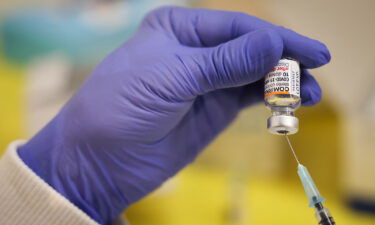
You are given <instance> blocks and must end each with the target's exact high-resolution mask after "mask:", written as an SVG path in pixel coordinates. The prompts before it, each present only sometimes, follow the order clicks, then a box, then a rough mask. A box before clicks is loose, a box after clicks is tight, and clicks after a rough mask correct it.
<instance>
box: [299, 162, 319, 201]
mask: <svg viewBox="0 0 375 225" xmlns="http://www.w3.org/2000/svg"><path fill="white" fill-rule="evenodd" d="M297 171H298V175H299V177H300V179H301V182H302V184H303V188H304V189H305V192H306V195H307V197H308V199H309V201H310V204H309V206H310V207H313V206H315V204H317V203H321V202H323V201H324V198H323V197H322V196H321V195H320V193H319V190H318V188H317V187H316V185H315V183H314V181H313V179H312V178H311V176H310V173H309V171H308V170H307V168H306V167H304V166H303V165H302V164H299V165H298V168H297Z"/></svg>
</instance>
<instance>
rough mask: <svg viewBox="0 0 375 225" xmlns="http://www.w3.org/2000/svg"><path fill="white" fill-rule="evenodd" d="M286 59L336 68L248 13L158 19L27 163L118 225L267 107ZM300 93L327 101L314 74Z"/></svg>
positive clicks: (305, 41)
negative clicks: (267, 81)
mask: <svg viewBox="0 0 375 225" xmlns="http://www.w3.org/2000/svg"><path fill="white" fill-rule="evenodd" d="M93 47H95V46H93ZM282 56H289V57H292V58H294V59H297V60H298V61H300V63H301V65H302V66H303V68H305V69H308V68H316V67H319V66H322V65H324V64H326V63H327V62H328V61H329V60H330V55H329V52H328V50H327V48H326V47H325V46H324V45H323V44H321V43H320V42H318V41H315V40H312V39H309V38H307V37H304V36H301V35H299V34H297V33H295V32H293V31H291V30H288V29H285V28H283V27H278V26H275V25H272V24H270V23H268V22H265V21H263V20H260V19H258V18H256V17H252V16H249V15H246V14H243V13H236V12H224V11H215V10H204V9H186V8H177V7H165V8H160V9H157V10H155V11H153V12H151V13H150V14H148V15H147V16H146V18H145V19H144V21H143V23H142V25H141V26H140V28H139V30H138V31H137V33H136V34H135V35H134V36H133V37H132V38H131V39H130V40H129V41H127V42H126V43H125V44H123V45H122V46H121V47H120V48H118V49H117V50H116V51H114V52H113V53H112V54H110V55H109V56H108V57H107V58H106V59H104V61H103V62H102V63H101V64H100V65H99V66H98V67H97V68H96V70H95V71H94V72H93V73H92V75H91V76H90V77H89V78H88V79H87V80H86V81H85V83H84V84H83V86H82V87H81V88H80V89H79V91H78V92H77V93H76V95H75V96H74V97H73V98H72V99H71V100H70V101H69V102H68V103H67V104H66V105H65V106H64V107H63V109H62V110H61V111H60V112H59V114H58V115H57V116H56V117H55V118H54V119H53V120H52V121H51V122H50V123H49V124H48V125H47V126H46V127H45V128H44V129H42V130H41V131H40V132H39V133H38V134H37V135H36V136H35V137H33V138H32V139H31V140H30V141H29V142H28V143H27V144H26V145H24V146H23V147H21V148H20V149H19V155H20V157H21V158H22V159H23V160H24V161H25V163H26V164H27V165H28V166H29V167H30V168H31V169H32V170H33V171H34V172H35V173H36V174H38V175H39V176H40V177H41V178H42V179H44V180H45V181H46V182H47V183H48V184H50V185H51V186H52V187H53V188H54V189H56V190H57V191H58V192H60V193H61V194H62V195H64V196H65V197H66V198H67V199H69V200H70V201H71V202H72V203H74V204H75V205H76V206H78V207H79V208H81V209H82V210H83V211H85V212H86V213H87V214H88V215H90V216H91V217H92V218H93V219H95V220H96V221H98V222H99V223H102V224H110V223H111V221H113V219H115V218H116V217H118V216H119V214H120V213H121V212H122V211H123V210H124V209H125V208H126V207H127V206H129V205H130V204H132V203H133V202H135V201H137V200H138V199H140V198H142V197H144V196H145V195H147V194H148V193H149V192H151V191H152V190H154V189H156V188H157V187H158V186H160V184H162V183H163V182H164V181H165V180H167V179H168V178H169V177H171V176H173V175H174V174H176V173H177V172H178V171H179V170H181V169H182V168H183V167H184V166H186V165H187V164H188V163H190V162H192V161H193V160H194V159H195V157H196V156H197V154H198V153H199V152H201V150H202V149H203V148H204V147H205V146H206V145H207V144H208V143H209V142H210V141H212V140H213V139H214V138H215V137H216V136H217V135H218V134H219V133H220V132H221V131H222V130H223V129H225V128H226V127H227V125H228V124H229V123H230V122H231V121H232V120H233V119H234V118H235V117H236V115H237V113H238V112H239V111H240V110H241V109H242V108H244V107H246V106H249V105H251V104H254V103H256V102H259V101H261V100H262V96H263V80H262V78H263V77H264V76H265V75H266V74H267V73H268V72H269V71H270V70H271V69H272V67H273V66H274V65H276V63H277V62H278V60H279V59H280V58H281V57H282ZM301 89H302V99H303V104H304V105H312V104H314V103H316V102H318V101H319V100H320V97H321V90H320V88H319V85H318V84H317V82H316V81H315V80H314V78H313V77H312V76H311V75H310V74H309V73H308V72H307V71H306V70H304V74H303V75H302V88H301Z"/></svg>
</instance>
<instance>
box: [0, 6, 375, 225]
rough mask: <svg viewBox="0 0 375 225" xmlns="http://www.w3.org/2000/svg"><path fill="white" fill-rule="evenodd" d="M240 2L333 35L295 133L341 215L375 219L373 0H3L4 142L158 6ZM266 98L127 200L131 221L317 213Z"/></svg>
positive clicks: (61, 98) (0, 137)
mask: <svg viewBox="0 0 375 225" xmlns="http://www.w3.org/2000/svg"><path fill="white" fill-rule="evenodd" d="M165 4H174V5H185V6H192V7H205V8H212V9H223V10H234V11H243V12H246V13H249V14H252V15H255V16H258V17H260V18H263V19H266V20H268V21H271V22H273V23H275V24H278V25H282V26H285V27H288V28H291V29H294V30H296V31H298V32H300V33H302V34H304V35H307V36H310V37H312V38H314V39H318V40H321V41H322V42H324V43H326V44H327V45H328V47H329V49H330V50H331V53H332V62H331V63H330V64H329V65H327V66H325V67H323V68H320V69H316V70H313V71H312V73H313V74H314V75H315V76H316V78H317V80H318V81H319V82H320V83H321V86H322V89H323V94H324V96H323V100H322V102H321V103H319V104H318V105H316V106H314V107H308V108H304V107H302V108H301V109H300V110H299V111H297V116H298V117H299V119H300V132H299V133H298V134H296V135H293V136H292V137H291V140H292V143H293V144H294V146H295V149H296V151H297V154H298V155H299V157H300V160H301V161H302V162H303V164H304V165H305V166H307V167H308V168H309V170H310V172H311V174H312V176H313V177H314V179H315V181H316V183H317V186H318V187H319V189H320V191H321V193H322V195H323V196H325V197H326V199H327V202H326V204H325V205H326V206H327V207H328V208H329V209H330V210H331V212H332V214H333V216H334V217H335V219H336V222H337V223H338V224H339V225H343V224H348V225H349V224H350V225H352V224H356V225H367V224H375V74H374V69H373V68H372V66H373V65H374V63H373V62H374V57H373V52H375V38H374V37H375V29H374V28H373V23H374V22H375V14H374V13H373V12H374V11H375V1H373V0H361V1H351V0H331V1H325V0H314V1H309V0H283V1H276V0H231V1H224V0H185V1H182V0H122V1H120V0H106V1H104V0H101V1H100V0H79V1H77V0H75V1H73V0H53V1H51V0H48V1H47V0H32V1H30V0H12V1H10V0H5V1H1V2H0V149H5V148H6V146H7V145H8V144H9V143H10V142H11V141H13V140H16V139H20V138H24V139H28V138H30V137H31V136H32V135H33V134H35V133H36V132H37V131H38V130H39V129H40V128H41V127H42V126H43V125H44V124H45V123H47V122H48V121H49V120H50V119H51V118H52V117H53V115H54V114H55V113H56V112H57V111H58V110H59V108H60V107H61V106H62V105H63V104H64V103H65V102H66V101H67V99H68V98H69V97H70V96H71V95H72V94H73V93H74V91H75V90H76V89H77V88H78V87H79V86H80V84H81V83H82V81H83V80H84V79H85V77H86V76H87V75H88V74H89V73H90V71H91V70H92V69H93V68H94V67H95V65H96V64H97V63H98V62H99V61H100V60H101V59H102V58H103V57H104V56H105V55H106V54H108V53H109V52H110V51H111V50H113V49H115V48H116V47H117V46H119V45H120V44H121V43H122V42H124V41H125V40H126V39H127V38H129V37H130V35H131V34H132V33H133V32H134V30H135V29H136V27H137V25H138V24H139V22H140V20H141V18H142V16H143V15H144V14H145V13H147V12H148V11H150V10H152V9H153V8H155V7H157V6H160V5H165ZM268 116H269V112H268V110H267V109H266V108H265V107H264V105H263V104H259V105H258V106H255V107H252V108H250V109H247V110H245V111H243V112H242V113H241V114H240V115H239V117H238V119H237V120H236V121H235V122H234V123H233V124H232V126H231V127H230V128H229V129H227V130H226V131H225V132H224V133H223V134H222V135H221V136H220V137H219V138H218V139H217V140H216V141H215V142H214V143H212V144H211V145H210V146H209V147H208V149H207V150H206V151H205V152H204V153H203V154H202V155H201V156H200V157H199V158H198V159H197V160H196V162H195V163H193V164H192V165H190V166H189V167H188V168H186V169H185V170H183V171H182V172H181V173H179V174H178V175H177V176H176V177H175V178H173V179H171V180H170V181H168V182H167V183H165V184H164V185H163V186H162V187H161V188H160V189H159V190H157V191H155V192H154V193H152V194H151V195H150V196H148V197H146V198H145V199H143V200H141V201H139V202H138V203H136V204H134V205H133V206H131V207H130V208H129V209H128V210H127V211H126V212H125V214H126V217H127V218H128V220H129V221H130V223H131V224H132V225H150V224H152V225H188V224H189V225H191V224H196V225H199V224H202V225H203V224H215V225H227V224H231V225H239V224H241V225H242V224H247V225H271V224H272V225H274V224H288V225H294V224H295V225H300V224H316V222H315V219H314V216H313V214H314V211H313V209H311V208H308V201H307V199H306V197H305V195H304V191H303V188H302V186H301V185H300V183H299V179H298V177H297V174H296V164H295V162H294V161H293V158H292V156H291V154H290V151H289V149H288V146H287V144H286V142H285V140H284V138H282V137H279V136H274V135H271V134H269V133H268V132H267V130H266V124H265V123H266V119H267V117H268Z"/></svg>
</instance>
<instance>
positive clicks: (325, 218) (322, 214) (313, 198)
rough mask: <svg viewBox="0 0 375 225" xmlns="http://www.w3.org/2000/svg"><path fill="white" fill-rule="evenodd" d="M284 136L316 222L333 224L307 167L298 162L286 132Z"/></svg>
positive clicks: (324, 224) (327, 224)
mask: <svg viewBox="0 0 375 225" xmlns="http://www.w3.org/2000/svg"><path fill="white" fill-rule="evenodd" d="M285 138H286V140H287V141H288V144H289V147H290V149H291V150H292V153H293V155H294V158H295V159H296V161H297V163H298V166H297V172H298V175H299V178H300V179H301V183H302V185H303V188H304V189H305V192H306V195H307V197H308V199H309V201H310V204H309V206H310V207H315V217H316V219H317V220H318V223H319V224H320V225H335V224H336V223H335V221H334V220H333V217H332V216H331V213H330V212H329V210H328V209H327V208H324V206H323V202H324V198H323V197H322V196H321V195H320V193H319V190H318V188H317V187H316V185H315V183H314V181H313V179H312V178H311V176H310V173H309V171H308V170H307V168H306V167H304V166H303V165H302V164H301V163H300V162H299V160H298V158H297V155H296V153H295V152H294V149H293V147H292V145H291V143H290V140H289V138H288V135H287V134H285Z"/></svg>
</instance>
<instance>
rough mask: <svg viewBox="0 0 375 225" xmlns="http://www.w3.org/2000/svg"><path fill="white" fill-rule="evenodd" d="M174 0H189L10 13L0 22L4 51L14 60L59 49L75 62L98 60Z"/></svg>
mask: <svg viewBox="0 0 375 225" xmlns="http://www.w3.org/2000/svg"><path fill="white" fill-rule="evenodd" d="M174 2H175V3H176V4H177V3H178V4H179V5H184V4H185V3H186V2H187V1H178V0H174V1H170V0H169V1H166V0H137V1H117V2H113V1H109V2H108V4H115V5H112V6H110V7H105V8H104V11H105V10H107V11H106V12H104V14H103V9H99V10H97V12H94V10H92V8H91V10H90V9H89V10H87V9H86V10H77V8H79V6H77V7H75V6H70V10H69V9H68V10H64V11H61V12H56V11H52V10H48V9H43V8H32V9H24V10H22V11H19V12H17V13H13V14H11V15H8V16H7V17H5V20H4V21H3V23H2V24H0V36H1V39H2V40H3V43H4V44H3V45H4V46H3V51H4V55H5V57H6V58H7V59H9V60H11V61H15V62H20V63H27V62H29V61H30V60H32V59H33V58H34V57H38V56H42V55H46V54H49V53H52V52H58V53H62V54H64V55H66V56H68V57H69V58H70V59H71V60H72V61H73V62H74V63H78V64H82V63H83V64H86V63H92V62H96V61H97V60H98V59H99V58H102V57H103V56H104V55H105V54H108V53H109V52H110V51H111V50H113V49H114V48H116V47H117V46H118V45H120V44H121V43H123V42H124V41H125V40H126V39H128V38H129V37H130V36H131V34H132V33H133V32H134V30H135V29H136V28H137V26H138V24H139V22H140V21H141V19H142V17H143V16H144V14H146V13H147V12H148V11H150V10H151V9H153V8H155V7H157V6H160V5H162V4H173V3H174ZM104 3H105V2H104ZM102 5H103V2H102ZM111 10H112V11H113V12H111ZM110 17H112V19H111V18H110ZM108 18H109V19H108Z"/></svg>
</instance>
